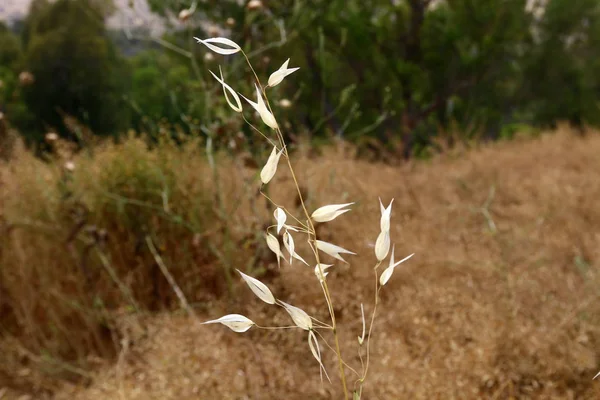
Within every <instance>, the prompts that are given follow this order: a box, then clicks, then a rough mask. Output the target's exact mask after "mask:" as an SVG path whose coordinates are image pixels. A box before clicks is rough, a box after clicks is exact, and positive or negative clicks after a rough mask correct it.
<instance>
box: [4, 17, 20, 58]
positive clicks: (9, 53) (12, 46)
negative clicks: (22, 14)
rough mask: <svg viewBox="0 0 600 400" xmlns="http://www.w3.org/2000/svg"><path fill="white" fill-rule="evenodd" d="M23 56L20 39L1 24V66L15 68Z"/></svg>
mask: <svg viewBox="0 0 600 400" xmlns="http://www.w3.org/2000/svg"><path fill="white" fill-rule="evenodd" d="M21 55H22V52H21V43H20V42H19V38H18V37H17V36H16V35H14V34H13V33H12V32H10V31H9V30H8V28H7V26H6V25H4V24H3V23H2V22H0V66H3V67H5V68H6V67H8V68H15V67H16V64H17V62H18V61H19V60H20V59H21Z"/></svg>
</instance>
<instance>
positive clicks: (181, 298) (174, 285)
mask: <svg viewBox="0 0 600 400" xmlns="http://www.w3.org/2000/svg"><path fill="white" fill-rule="evenodd" d="M146 244H148V248H149V249H150V252H151V253H152V255H153V256H154V261H156V264H157V265H158V267H159V268H160V271H161V272H162V273H163V275H164V276H165V278H166V279H167V281H168V282H169V285H171V288H172V289H173V291H174V292H175V294H176V295H177V298H178V299H179V303H180V305H181V308H183V309H184V310H185V311H186V312H187V313H188V315H189V316H194V311H193V310H192V308H191V307H190V305H189V303H188V301H187V299H186V298H185V295H184V294H183V292H182V291H181V288H180V287H179V285H177V282H175V279H174V278H173V275H171V273H170V272H169V270H168V269H167V266H166V264H165V263H164V262H163V259H162V258H161V256H160V254H158V251H157V250H156V247H155V246H154V243H153V242H152V239H151V238H150V236H148V235H147V236H146Z"/></svg>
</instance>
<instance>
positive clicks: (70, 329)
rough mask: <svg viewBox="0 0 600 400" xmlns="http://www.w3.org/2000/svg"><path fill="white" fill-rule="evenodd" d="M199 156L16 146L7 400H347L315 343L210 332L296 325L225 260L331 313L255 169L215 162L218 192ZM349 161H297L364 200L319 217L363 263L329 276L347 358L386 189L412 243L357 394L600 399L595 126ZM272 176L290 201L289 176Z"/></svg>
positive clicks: (318, 189) (599, 142)
mask: <svg viewBox="0 0 600 400" xmlns="http://www.w3.org/2000/svg"><path fill="white" fill-rule="evenodd" d="M199 153H201V151H197V150H193V146H190V148H189V149H188V148H183V149H175V148H172V147H169V146H168V145H164V146H159V147H157V148H156V149H154V150H149V149H148V148H147V147H146V146H145V145H143V143H142V142H141V141H138V140H135V139H129V140H128V141H126V142H125V143H124V144H121V145H106V146H100V147H98V148H97V149H95V150H94V152H93V154H87V153H86V154H83V153H80V154H78V155H75V156H73V158H72V162H73V163H74V166H75V168H74V170H73V171H72V172H69V171H65V170H64V166H63V164H64V158H62V159H59V158H58V156H56V157H57V158H56V159H55V161H53V162H50V163H42V162H41V161H38V160H36V159H34V158H33V156H31V155H30V154H28V153H27V152H24V151H18V152H17V155H16V157H15V158H14V159H13V160H12V161H10V162H9V163H7V164H4V165H1V166H0V185H1V186H0V207H1V208H0V318H1V319H0V321H1V326H0V329H1V332H0V333H1V334H2V336H1V339H0V398H1V399H6V398H8V399H12V398H15V399H26V398H29V399H37V398H51V397H54V398H56V399H61V400H67V399H69V400H70V399H74V400H84V399H90V400H96V399H98V400H99V399H123V400H133V399H140V400H141V399H144V400H146V399H161V400H167V399H177V400H187V399H330V398H335V399H339V398H341V393H340V390H339V378H337V377H336V367H335V359H334V354H333V352H331V351H329V350H326V351H325V355H324V362H325V365H326V367H327V368H328V370H329V371H330V375H331V376H332V380H333V384H331V385H330V384H328V383H325V384H321V383H320V380H319V368H318V365H317V364H316V363H315V361H314V359H313V358H312V356H311V355H310V352H309V351H308V347H307V346H306V338H305V335H303V334H301V333H299V332H296V331H270V332H265V331H261V330H254V329H252V330H250V331H249V332H247V333H245V334H236V333H234V332H231V331H230V330H228V329H227V328H225V327H223V326H220V325H200V324H199V322H201V321H204V320H207V319H213V318H217V317H220V316H222V315H224V314H229V313H240V314H244V315H246V316H248V317H250V318H252V319H253V320H254V321H257V322H259V323H263V324H264V325H276V324H281V325H288V324H289V321H288V319H289V316H287V314H285V313H281V312H280V311H277V310H273V309H272V308H269V307H268V306H267V305H266V304H264V303H262V302H260V301H259V300H258V299H256V297H255V296H253V295H252V293H251V292H250V291H249V290H247V287H245V286H244V285H243V284H240V283H241V282H239V280H238V279H237V277H236V276H235V275H233V274H231V271H232V269H233V268H239V269H242V270H249V271H251V272H252V273H253V274H254V275H255V276H261V278H260V279H261V280H262V281H263V282H265V283H267V284H268V285H269V287H270V288H271V289H272V290H273V291H274V292H275V293H277V295H278V297H279V298H282V299H284V300H285V301H288V302H290V303H292V304H294V305H296V306H299V307H302V308H303V309H304V310H306V311H307V312H308V313H310V314H311V315H315V316H317V317H323V318H325V316H326V314H327V309H326V306H325V303H324V300H323V299H322V296H321V295H320V288H319V286H318V284H317V283H316V281H315V278H314V275H313V271H312V269H309V268H306V267H303V266H302V265H301V264H298V265H296V264H294V265H292V266H289V265H287V264H284V265H282V267H281V269H280V270H278V269H277V264H276V261H275V259H274V258H273V257H271V256H270V255H269V253H268V251H267V250H265V248H264V247H265V246H264V245H262V244H260V245H258V244H256V243H259V242H257V241H255V240H254V238H255V237H256V235H260V233H261V228H262V226H263V225H264V224H265V223H270V222H271V221H272V214H271V212H272V211H271V210H268V209H267V208H266V207H265V204H264V201H263V200H262V199H261V198H260V197H257V196H256V190H257V188H258V181H257V180H256V172H257V170H256V169H255V168H254V169H253V168H249V167H247V166H245V165H243V164H242V163H241V162H239V160H236V159H233V160H231V159H227V158H225V157H223V158H218V159H217V162H218V165H219V166H220V167H219V171H220V172H219V180H218V181H219V185H218V187H217V188H215V184H214V180H213V179H212V175H211V172H210V169H209V168H208V167H207V165H206V161H205V159H204V157H202V156H201V154H199ZM350 153H351V149H349V148H346V147H343V146H338V147H335V148H327V149H324V150H323V151H322V154H320V155H309V154H308V153H307V152H302V151H299V152H297V157H296V159H295V160H294V163H295V165H296V171H297V172H298V175H299V176H298V178H299V180H300V181H301V182H304V183H303V190H304V191H305V192H306V194H307V197H308V204H309V207H310V208H312V209H314V208H315V207H317V206H319V205H322V204H329V203H341V202H350V201H355V202H356V204H355V205H354V206H353V209H352V211H351V212H349V213H347V214H345V215H344V216H343V217H340V218H338V219H336V220H335V221H333V222H331V223H328V224H327V225H324V226H322V227H320V228H319V234H320V237H321V238H322V239H324V240H330V241H332V242H334V243H336V244H339V245H341V246H343V247H345V248H347V249H351V250H354V251H355V252H357V253H358V255H357V256H350V257H348V258H347V259H348V260H349V261H350V263H349V264H348V265H342V264H338V265H336V266H335V267H334V268H332V272H331V274H330V275H329V277H328V281H329V284H330V288H331V290H332V294H333V301H334V304H335V306H336V312H337V314H338V315H339V324H340V331H341V335H342V336H341V337H342V352H343V353H344V354H345V355H346V359H347V361H349V362H351V363H353V365H355V366H356V365H360V364H359V361H358V357H353V355H354V354H356V337H357V336H358V335H360V331H361V323H360V304H361V303H364V304H365V307H366V310H365V311H367V312H368V311H369V309H370V307H371V306H372V297H373V287H372V286H373V285H372V265H373V264H374V259H375V258H374V254H373V248H372V246H373V243H374V241H375V238H376V237H377V234H378V229H379V228H378V227H379V203H378V200H377V198H378V197H381V198H382V199H383V201H384V203H386V204H387V202H388V201H389V200H390V199H391V198H392V197H393V198H395V201H394V208H393V214H392V227H391V235H392V241H393V243H395V244H396V254H397V258H399V257H403V256H404V255H407V254H409V253H413V252H414V253H416V254H415V256H414V257H413V258H412V259H411V260H410V261H409V262H406V263H404V264H402V266H401V267H399V268H398V269H397V270H396V272H395V274H394V276H393V277H392V279H391V281H390V283H389V284H388V285H387V286H386V287H385V289H386V290H384V291H383V301H382V306H381V309H380V310H381V313H380V314H379V315H380V317H379V319H378V320H377V322H376V325H375V333H374V339H373V340H374V341H373V350H372V351H373V353H372V357H373V363H372V369H371V370H370V376H369V379H368V381H367V382H368V383H367V384H366V387H365V390H366V392H365V394H364V396H363V398H364V399H367V400H371V399H598V398H600V381H593V380H592V378H593V376H594V375H595V374H596V373H597V372H598V370H599V369H600V203H599V199H600V135H598V134H597V133H596V132H590V133H589V134H588V135H586V136H584V137H581V136H579V135H576V134H574V133H572V132H570V131H568V130H566V129H563V130H560V131H558V132H555V133H551V134H544V135H541V136H540V137H539V138H535V139H532V138H529V139H527V140H525V139H517V140H514V141H511V142H500V143H495V144H490V145H482V146H480V147H479V148H477V149H474V150H469V151H464V152H458V151H455V152H449V153H446V154H443V155H439V156H436V157H434V158H433V159H431V160H428V161H411V162H407V163H404V164H401V165H398V166H390V165H381V164H373V163H366V162H363V161H356V160H353V159H352V157H350ZM253 179H254V180H253ZM269 186H270V187H269V190H270V195H271V196H272V197H273V198H274V199H276V201H278V202H281V203H283V204H287V205H292V204H294V201H295V198H294V195H293V192H291V190H290V189H291V187H290V176H289V174H286V173H285V172H284V171H283V168H282V171H281V172H280V173H279V172H278V175H277V176H276V178H275V179H274V180H273V181H272V182H271V183H270V184H269ZM215 193H218V195H215ZM253 235H254V236H253ZM148 241H150V242H152V243H154V244H155V247H156V249H157V252H158V255H159V259H161V260H162V261H163V262H164V264H165V265H166V267H168V268H169V271H170V272H171V273H172V275H173V277H174V278H175V280H176V281H177V282H178V283H179V285H180V286H181V288H182V290H183V292H184V293H185V295H186V298H187V300H188V302H189V303H190V304H191V306H192V307H193V310H194V316H189V315H186V314H185V313H183V312H181V311H179V310H178V309H177V308H178V307H177V304H178V303H177V298H176V297H175V295H174V294H173V293H172V290H171V287H170V285H169V284H168V282H167V281H166V279H165V278H164V276H163V275H162V274H161V270H160V269H159V268H157V263H158V262H157V260H156V257H155V256H156V254H153V253H152V252H151V251H150V250H149V249H150V248H151V245H150V244H149V243H148ZM300 251H302V249H301V250H300ZM301 254H302V253H301ZM305 254H307V253H305ZM227 267H228V268H229V270H228V272H227V274H231V277H232V280H231V281H232V285H231V287H230V288H228V285H227V283H226V281H227V276H229V275H227V274H224V273H223V271H224V269H226V268H227ZM228 290H230V291H231V293H230V294H228ZM136 310H138V311H136ZM349 377H350V373H349ZM24 396H29V397H24Z"/></svg>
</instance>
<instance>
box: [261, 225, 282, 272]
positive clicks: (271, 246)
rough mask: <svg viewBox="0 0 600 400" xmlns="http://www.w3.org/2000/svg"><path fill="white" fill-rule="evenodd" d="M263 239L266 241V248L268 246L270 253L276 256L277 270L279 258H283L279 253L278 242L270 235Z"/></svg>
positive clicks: (279, 264) (279, 263) (279, 265)
mask: <svg viewBox="0 0 600 400" xmlns="http://www.w3.org/2000/svg"><path fill="white" fill-rule="evenodd" d="M265 239H266V241H267V246H269V249H271V251H272V252H273V253H275V255H276V256H277V266H278V267H279V268H281V262H280V261H279V259H280V258H283V254H282V253H281V247H280V246H279V240H277V238H276V237H275V236H273V235H271V234H270V233H267V234H266V235H265Z"/></svg>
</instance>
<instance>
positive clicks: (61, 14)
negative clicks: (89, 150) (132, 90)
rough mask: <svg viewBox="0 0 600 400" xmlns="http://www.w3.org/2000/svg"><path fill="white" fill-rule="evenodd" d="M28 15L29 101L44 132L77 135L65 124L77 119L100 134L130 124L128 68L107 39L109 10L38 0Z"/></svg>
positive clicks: (84, 1)
mask: <svg viewBox="0 0 600 400" xmlns="http://www.w3.org/2000/svg"><path fill="white" fill-rule="evenodd" d="M32 7H36V8H35V9H32V12H31V13H30V15H29V17H28V20H29V21H28V23H27V24H26V25H27V28H26V29H25V31H26V32H27V41H26V42H27V50H26V56H25V65H26V67H27V69H28V71H30V72H31V73H32V74H33V78H34V82H33V83H32V84H30V85H28V86H27V87H26V88H25V89H26V90H24V95H25V101H26V104H27V106H28V107H29V109H30V110H31V112H33V113H34V114H35V115H36V117H37V118H38V121H39V128H40V129H41V128H48V127H54V128H56V129H58V130H59V131H61V132H63V133H64V134H69V135H70V136H71V137H73V136H74V134H73V132H69V131H68V129H67V128H66V127H65V126H64V124H63V118H64V116H65V115H69V116H73V117H75V118H77V119H78V120H79V121H80V122H81V123H83V124H85V125H87V126H89V127H90V128H91V129H92V131H94V132H95V133H97V134H101V135H106V134H117V133H119V131H120V130H123V129H125V128H126V127H127V125H128V124H129V112H128V108H127V107H124V105H125V104H124V102H123V98H122V96H123V92H124V91H125V90H126V87H124V86H126V84H127V81H128V79H127V75H128V71H127V69H126V64H125V63H124V62H123V61H122V60H121V59H120V57H119V56H118V54H117V52H116V51H115V49H114V47H113V45H112V44H111V42H110V41H109V40H108V39H107V38H106V35H105V26H104V18H105V16H106V15H105V14H104V13H105V12H106V10H105V9H104V8H102V9H100V8H98V7H96V6H95V2H92V1H88V0H58V1H56V2H55V3H52V4H45V1H38V2H36V3H34V4H33V5H32Z"/></svg>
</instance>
